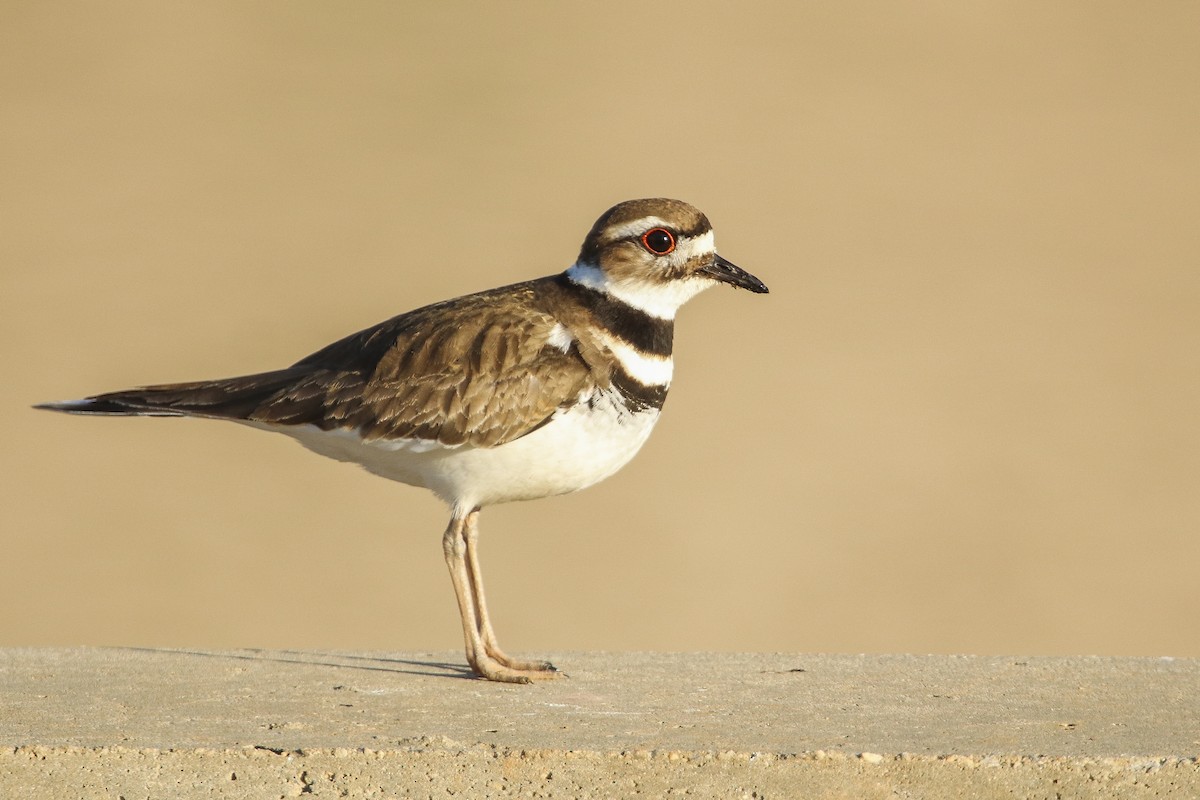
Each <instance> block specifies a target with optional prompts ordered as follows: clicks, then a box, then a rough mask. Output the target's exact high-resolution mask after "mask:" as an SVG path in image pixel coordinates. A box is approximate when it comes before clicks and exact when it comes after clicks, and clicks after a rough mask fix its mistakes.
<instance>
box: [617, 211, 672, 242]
mask: <svg viewBox="0 0 1200 800" xmlns="http://www.w3.org/2000/svg"><path fill="white" fill-rule="evenodd" d="M651 228H667V229H668V230H673V229H672V228H671V225H670V224H669V223H668V222H667V221H666V220H664V219H662V218H661V217H642V218H641V219H635V220H634V221H633V222H626V223H625V224H624V225H618V226H617V227H615V228H609V229H608V230H607V231H605V234H604V239H605V241H609V242H616V241H619V240H621V239H628V238H629V237H631V236H640V235H641V234H642V233H644V232H645V231H648V230H650V229H651Z"/></svg>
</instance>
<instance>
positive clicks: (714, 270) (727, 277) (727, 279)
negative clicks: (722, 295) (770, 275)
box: [699, 255, 767, 294]
mask: <svg viewBox="0 0 1200 800" xmlns="http://www.w3.org/2000/svg"><path fill="white" fill-rule="evenodd" d="M699 272H700V273H701V274H702V275H707V276H708V277H710V278H712V279H713V280H718V281H721V282H722V283H728V284H730V285H732V286H740V287H741V288H743V289H749V290H750V291H752V292H756V293H758V294H766V292H767V285H766V284H765V283H763V282H762V281H760V280H759V279H758V278H756V277H754V276H753V275H751V274H750V273H749V272H746V270H744V269H742V268H741V267H739V266H738V265H737V264H734V263H733V262H732V261H726V260H725V259H723V258H721V257H720V256H718V255H714V256H713V261H712V263H711V264H709V265H708V266H707V267H701V268H700V270H699Z"/></svg>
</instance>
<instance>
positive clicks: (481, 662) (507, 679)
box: [471, 650, 565, 683]
mask: <svg viewBox="0 0 1200 800" xmlns="http://www.w3.org/2000/svg"><path fill="white" fill-rule="evenodd" d="M471 669H473V670H475V674H476V675H478V676H479V677H481V678H486V679H487V680H489V681H501V682H503V683H533V682H534V681H548V680H553V679H555V678H560V677H565V675H564V674H563V673H561V672H559V671H558V668H557V667H555V666H554V665H553V664H551V663H550V662H549V661H522V660H520V659H516V658H511V657H510V656H507V655H505V654H504V653H503V652H501V651H499V650H490V651H489V652H487V653H484V654H478V655H476V657H475V658H474V659H471Z"/></svg>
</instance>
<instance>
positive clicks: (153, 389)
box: [34, 368, 309, 419]
mask: <svg viewBox="0 0 1200 800" xmlns="http://www.w3.org/2000/svg"><path fill="white" fill-rule="evenodd" d="M308 372H309V370H305V369H295V368H291V369H283V370H277V371H275V372H263V373H260V374H258V375H246V376H243V377H239V378H223V379H220V380H214V381H195V382H192V383H171V384H162V385H159V386H145V387H142V388H139V389H127V390H125V391H120V392H106V393H105V394H98V395H93V396H92V397H85V398H83V399H82V400H65V401H62V402H57V403H39V404H37V405H36V406H34V408H43V409H46V410H47V411H62V412H65V413H67V414H97V415H107V416H126V417H128V416H135V417H217V418H220V419H246V418H247V417H248V416H249V415H250V414H251V413H253V412H254V410H255V409H256V408H258V407H259V406H261V405H262V404H263V403H264V402H266V401H267V400H268V399H270V398H271V397H272V396H274V395H275V394H277V393H278V392H280V391H283V390H286V389H287V388H288V387H290V386H292V385H294V384H295V383H296V382H297V381H298V380H300V379H301V378H303V377H304V376H305V375H306V374H307V373H308Z"/></svg>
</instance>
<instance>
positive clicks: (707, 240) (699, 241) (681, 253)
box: [671, 231, 717, 261]
mask: <svg viewBox="0 0 1200 800" xmlns="http://www.w3.org/2000/svg"><path fill="white" fill-rule="evenodd" d="M715 252H717V241H716V239H714V238H713V232H712V231H706V232H705V233H703V234H701V235H700V236H695V237H692V238H691V239H683V240H682V241H680V242H679V245H678V246H677V247H676V248H675V252H674V253H671V259H672V260H675V259H676V258H678V260H679V261H691V260H692V259H693V258H695V257H696V256H707V255H712V254H713V253H715Z"/></svg>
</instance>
